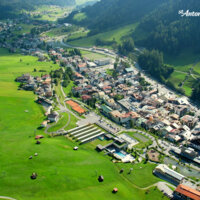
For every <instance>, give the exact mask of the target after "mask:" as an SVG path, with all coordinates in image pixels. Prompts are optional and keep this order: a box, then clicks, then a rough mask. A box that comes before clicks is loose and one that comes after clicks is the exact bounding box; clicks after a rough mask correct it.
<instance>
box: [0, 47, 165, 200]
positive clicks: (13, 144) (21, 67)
mask: <svg viewBox="0 0 200 200" xmlns="http://www.w3.org/2000/svg"><path fill="white" fill-rule="evenodd" d="M20 58H22V60H23V62H19V60H20ZM27 63H29V65H27ZM50 65H52V64H49V63H38V62H37V61H36V59H35V58H33V57H30V56H21V55H10V54H8V52H7V51H5V50H2V49H1V50H0V110H1V112H0V136H1V146H0V163H1V167H0V178H1V179H0V188H1V189H0V195H4V196H11V197H13V198H16V199H20V200H27V199H28V200H40V199H42V200H55V199H56V200H64V199H67V200H77V199H82V200H88V199H91V200H92V199H93V200H104V199H105V200H107V199H109V200H116V199H120V200H130V199H135V200H146V199H148V200H160V199H166V198H165V197H164V198H162V194H161V193H160V192H159V191H158V190H154V189H153V188H152V189H149V191H148V194H146V193H145V192H146V191H145V190H142V189H138V188H136V187H135V185H139V186H141V187H143V186H148V185H151V184H153V183H155V182H156V181H159V179H158V178H156V177H154V176H153V175H152V173H151V170H152V169H153V168H154V167H155V165H151V164H147V165H146V166H147V169H146V168H145V167H144V169H143V170H142V169H140V170H138V175H135V177H134V176H133V178H131V176H132V175H131V176H130V177H128V175H127V177H126V175H125V174H119V165H120V168H121V167H123V168H126V166H127V167H128V168H129V166H128V165H122V164H113V163H112V162H111V161H110V157H108V156H104V155H103V154H101V153H98V152H96V151H95V150H94V148H93V146H91V147H90V144H86V145H82V146H80V148H79V150H78V151H73V147H74V146H75V145H77V144H76V143H74V142H72V141H70V140H69V139H66V138H65V137H53V138H51V137H49V136H47V135H45V134H44V135H45V138H44V139H42V140H41V144H40V145H36V144H35V139H34V130H36V129H37V127H38V126H39V124H40V123H41V122H42V121H43V120H44V115H43V110H42V109H41V107H40V106H39V105H37V104H36V103H35V102H34V99H35V97H36V96H35V95H34V94H33V93H32V92H27V91H21V90H17V88H18V87H17V86H18V84H17V83H16V82H14V79H15V78H16V77H17V76H18V75H21V73H26V72H32V70H33V68H37V69H46V70H48V71H49V70H51V67H50ZM53 67H54V68H56V66H54V65H53ZM25 110H28V112H24V111H25ZM38 133H40V134H41V133H42V130H36V134H38ZM35 152H37V153H38V156H37V157H34V156H33V159H32V160H29V159H28V158H29V156H31V155H33V154H34V153H35ZM134 167H135V168H138V166H137V165H135V166H134ZM135 171H136V169H135ZM142 171H144V173H142ZM33 172H36V173H37V174H38V177H37V179H36V180H31V179H30V175H31V174H32V173H33ZM100 174H102V175H103V176H104V178H105V181H104V182H103V183H99V182H98V181H97V177H98V175H100ZM144 180H145V181H144ZM141 182H144V183H141ZM114 187H117V188H118V189H119V192H118V193H117V194H112V192H111V191H112V189H113V188H114Z"/></svg>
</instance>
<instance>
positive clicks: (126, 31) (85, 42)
mask: <svg viewBox="0 0 200 200" xmlns="http://www.w3.org/2000/svg"><path fill="white" fill-rule="evenodd" d="M137 25H138V24H131V25H127V26H124V27H121V28H118V29H115V30H111V31H108V32H104V33H99V34H97V35H94V36H90V37H86V38H82V39H79V40H74V41H71V42H69V44H71V45H74V46H83V47H92V46H94V45H96V39H101V40H103V41H113V40H115V41H116V42H117V43H121V40H122V38H123V37H125V36H128V35H130V34H131V33H132V32H133V31H134V30H135V28H136V27H137ZM110 48H111V47H110Z"/></svg>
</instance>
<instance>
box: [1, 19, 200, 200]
mask: <svg viewBox="0 0 200 200" xmlns="http://www.w3.org/2000/svg"><path fill="white" fill-rule="evenodd" d="M22 19H23V20H26V18H24V17H23V18H22ZM22 19H21V20H22ZM18 20H19V21H10V22H6V23H3V22H2V23H0V30H1V32H0V36H1V40H2V42H1V43H0V46H1V47H4V48H8V49H9V50H10V52H16V49H20V52H21V53H23V54H25V55H33V56H36V57H38V60H39V61H45V60H53V61H54V62H55V63H57V64H60V66H61V68H62V70H63V72H65V71H66V69H67V68H71V70H72V71H73V77H72V80H73V82H74V85H75V86H74V87H73V88H72V90H71V95H70V96H66V99H65V102H64V107H65V108H64V110H65V111H66V112H67V111H68V112H69V107H70V112H72V113H73V114H74V115H75V116H78V119H79V121H78V122H77V127H75V128H72V129H71V130H68V131H65V130H60V131H56V132H54V133H53V134H54V135H55V136H56V135H65V136H66V137H71V138H75V139H76V141H79V142H80V144H85V143H87V142H90V141H93V140H95V139H96V138H101V139H102V140H108V141H110V143H108V144H106V145H104V146H103V145H101V144H99V145H97V146H96V150H97V151H99V152H105V153H106V154H108V155H110V156H111V157H113V162H125V163H126V162H131V163H135V162H142V160H145V161H146V162H155V163H157V164H158V166H157V167H156V168H155V170H154V171H153V173H154V175H156V176H158V177H160V178H161V179H164V180H167V181H168V182H170V183H171V184H173V185H174V186H176V189H175V191H174V192H167V191H165V195H167V196H168V197H169V198H175V199H189V198H190V199H195V200H198V199H200V192H199V191H200V188H199V186H200V184H199V181H194V180H192V179H190V178H188V177H187V176H184V175H182V174H181V173H179V172H177V171H176V166H174V165H173V166H172V168H170V167H169V166H167V164H162V162H160V161H159V159H158V158H159V157H160V155H165V156H168V157H170V158H173V159H174V160H175V161H177V162H179V161H180V158H181V159H183V160H184V161H185V162H184V163H183V164H184V165H185V166H189V168H192V169H198V168H199V164H200V156H199V151H200V146H199V138H200V121H199V115H198V112H197V108H196V107H195V106H193V105H192V104H191V103H190V102H189V101H188V100H187V99H186V98H185V97H179V96H177V95H174V93H171V92H170V91H169V92H166V91H165V90H162V89H160V88H159V87H158V86H157V84H152V83H150V82H148V81H146V79H145V78H144V77H143V76H142V75H141V73H140V72H138V70H137V68H136V67H135V66H136V63H130V62H129V61H128V60H127V59H126V58H121V57H119V56H118V55H117V54H116V53H115V52H113V51H111V50H107V49H99V48H96V47H93V48H91V49H90V51H92V52H95V51H98V52H102V53H105V54H106V55H107V57H105V58H101V59H88V58H87V57H84V56H81V55H70V56H69V55H68V54H66V51H65V50H64V49H63V48H60V47H51V48H49V50H48V52H46V51H44V50H42V49H41V48H42V47H43V46H44V45H46V44H45V42H44V39H45V38H42V37H38V34H33V33H32V34H26V33H25V34H23V36H22V37H20V38H18V39H17V40H15V39H14V40H13V41H12V43H10V42H8V40H9V38H13V36H14V35H13V31H20V27H19V26H16V24H20V23H22V21H20V19H18ZM24 23H29V22H28V21H26V22H24ZM51 26H54V25H53V24H52V25H49V24H45V23H44V24H43V25H42V27H43V28H42V29H41V30H36V31H39V32H40V31H41V32H44V31H45V30H49V29H50V28H51ZM30 41H31V42H30ZM115 55H116V56H115ZM15 81H17V82H20V85H19V89H24V90H28V91H34V93H35V94H36V95H37V100H36V102H37V103H38V104H41V105H42V106H43V107H44V109H45V116H46V120H45V121H43V122H41V125H40V127H41V128H44V129H45V128H46V127H48V125H49V124H51V123H57V122H58V121H59V119H60V116H59V115H60V113H59V112H58V111H56V106H57V104H59V98H58V96H57V95H56V92H55V89H54V86H55V82H54V81H53V77H51V75H50V74H44V75H42V76H41V77H38V76H32V75H30V74H23V75H22V76H20V77H18V78H17V79H16V80H15ZM62 103H63V102H62ZM91 105H92V106H91ZM127 131H135V132H138V134H140V135H143V136H144V137H147V138H149V139H150V140H151V141H152V142H151V143H149V145H148V146H146V147H145V148H144V149H143V151H142V152H141V153H139V156H138V157H137V158H136V156H134V155H133V151H134V146H135V145H137V144H138V143H139V141H138V140H137V139H135V138H133V137H131V136H130V135H129V134H127V133H126V132H127ZM154 136H156V139H155V137H154ZM42 137H43V136H37V143H40V142H39V140H38V139H40V138H42ZM75 149H76V150H77V149H78V147H75Z"/></svg>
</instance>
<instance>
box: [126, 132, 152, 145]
mask: <svg viewBox="0 0 200 200" xmlns="http://www.w3.org/2000/svg"><path fill="white" fill-rule="evenodd" d="M125 133H126V134H127V135H129V136H131V137H132V138H134V139H136V140H137V141H138V142H139V143H138V144H136V145H135V146H134V148H137V149H144V148H145V147H147V146H148V145H151V144H152V141H151V140H150V139H149V138H148V137H147V136H144V135H141V134H139V133H135V132H125Z"/></svg>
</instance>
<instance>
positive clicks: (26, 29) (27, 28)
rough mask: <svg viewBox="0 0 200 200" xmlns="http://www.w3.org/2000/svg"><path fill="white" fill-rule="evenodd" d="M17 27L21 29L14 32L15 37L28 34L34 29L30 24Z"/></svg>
mask: <svg viewBox="0 0 200 200" xmlns="http://www.w3.org/2000/svg"><path fill="white" fill-rule="evenodd" d="M18 26H21V28H22V29H21V30H20V31H15V32H14V34H15V35H21V34H23V33H30V31H31V29H32V28H34V27H35V26H33V25H31V24H19V25H18Z"/></svg>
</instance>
